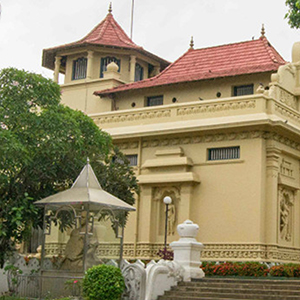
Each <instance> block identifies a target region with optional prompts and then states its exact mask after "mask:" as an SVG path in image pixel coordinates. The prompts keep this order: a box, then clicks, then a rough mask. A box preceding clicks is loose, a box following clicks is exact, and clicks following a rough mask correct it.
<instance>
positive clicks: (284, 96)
mask: <svg viewBox="0 0 300 300" xmlns="http://www.w3.org/2000/svg"><path fill="white" fill-rule="evenodd" d="M280 101H281V102H283V103H284V104H286V105H287V106H290V107H292V108H293V109H297V99H296V97H295V96H294V95H292V94H291V93H289V92H287V91H285V90H282V89H280Z"/></svg>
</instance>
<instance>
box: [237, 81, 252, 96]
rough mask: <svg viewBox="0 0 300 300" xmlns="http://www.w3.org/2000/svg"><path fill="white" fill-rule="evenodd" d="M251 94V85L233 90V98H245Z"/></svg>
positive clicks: (240, 86)
mask: <svg viewBox="0 0 300 300" xmlns="http://www.w3.org/2000/svg"><path fill="white" fill-rule="evenodd" d="M252 94H253V84H248V85H239V86H235V87H234V88H233V96H245V95H252Z"/></svg>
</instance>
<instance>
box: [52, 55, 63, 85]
mask: <svg viewBox="0 0 300 300" xmlns="http://www.w3.org/2000/svg"><path fill="white" fill-rule="evenodd" d="M60 64H61V56H55V63H54V74H53V81H54V82H56V83H58V76H59V69H60Z"/></svg>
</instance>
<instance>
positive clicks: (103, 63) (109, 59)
mask: <svg viewBox="0 0 300 300" xmlns="http://www.w3.org/2000/svg"><path fill="white" fill-rule="evenodd" d="M112 61H113V62H114V63H116V64H117V65H118V67H119V70H118V72H120V69H121V60H120V59H117V58H115V57H112V56H107V57H102V58H101V65H100V78H103V72H105V71H106V68H107V66H108V65H109V64H110V63H111V62H112Z"/></svg>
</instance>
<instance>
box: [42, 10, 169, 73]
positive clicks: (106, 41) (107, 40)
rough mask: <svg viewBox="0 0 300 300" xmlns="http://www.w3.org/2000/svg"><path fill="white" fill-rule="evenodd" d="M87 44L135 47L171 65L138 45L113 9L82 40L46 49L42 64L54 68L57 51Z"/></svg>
mask: <svg viewBox="0 0 300 300" xmlns="http://www.w3.org/2000/svg"><path fill="white" fill-rule="evenodd" d="M85 46H103V47H112V48H121V49H133V50H137V51H138V52H140V53H142V54H144V55H146V56H148V57H151V58H153V59H155V60H158V61H159V62H160V63H161V64H162V66H163V68H165V67H166V66H167V65H169V62H167V61H166V60H164V59H162V58H160V57H158V56H156V55H154V54H152V53H150V52H148V51H146V50H144V49H143V48H142V47H140V46H138V45H136V44H135V43H134V42H133V41H132V40H131V39H130V38H129V37H128V36H127V34H126V33H125V31H124V30H123V29H122V27H121V26H120V25H119V24H118V23H117V21H116V20H115V19H114V17H113V15H112V13H111V10H109V13H108V14H107V16H106V17H105V19H104V20H103V21H102V22H100V23H99V24H98V25H97V26H96V27H95V28H94V29H93V30H92V31H91V32H90V33H88V34H87V35H86V36H85V37H84V38H82V39H81V40H79V41H77V42H73V43H69V44H65V45H61V46H57V47H53V48H48V49H44V50H43V61H42V65H43V67H46V68H49V69H53V67H54V59H55V55H56V53H57V52H59V51H62V50H68V49H73V48H78V47H85Z"/></svg>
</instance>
